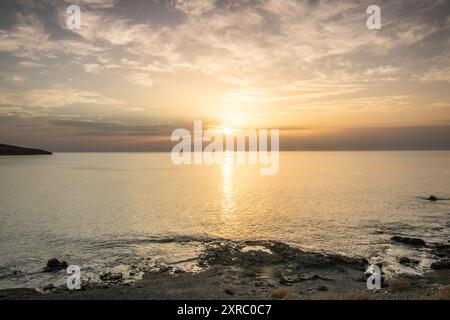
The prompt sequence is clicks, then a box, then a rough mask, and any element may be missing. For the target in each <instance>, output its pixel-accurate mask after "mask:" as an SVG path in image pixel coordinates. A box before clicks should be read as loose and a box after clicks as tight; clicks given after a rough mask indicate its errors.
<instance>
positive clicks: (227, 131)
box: [222, 127, 234, 136]
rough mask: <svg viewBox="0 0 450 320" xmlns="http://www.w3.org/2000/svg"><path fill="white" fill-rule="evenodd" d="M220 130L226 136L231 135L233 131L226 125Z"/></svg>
mask: <svg viewBox="0 0 450 320" xmlns="http://www.w3.org/2000/svg"><path fill="white" fill-rule="evenodd" d="M222 130H223V134H224V135H226V136H231V135H232V134H233V132H234V130H233V129H231V128H228V127H223V128H222Z"/></svg>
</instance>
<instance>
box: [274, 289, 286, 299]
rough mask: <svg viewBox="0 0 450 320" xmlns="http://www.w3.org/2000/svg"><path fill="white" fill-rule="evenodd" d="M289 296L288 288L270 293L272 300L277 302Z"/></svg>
mask: <svg viewBox="0 0 450 320" xmlns="http://www.w3.org/2000/svg"><path fill="white" fill-rule="evenodd" d="M288 295H289V290H288V289H286V288H280V289H275V290H273V291H272V292H271V293H270V298H271V299H275V300H281V299H284V298H286V297H287V296H288Z"/></svg>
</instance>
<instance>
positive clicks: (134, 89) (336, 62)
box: [0, 0, 450, 151]
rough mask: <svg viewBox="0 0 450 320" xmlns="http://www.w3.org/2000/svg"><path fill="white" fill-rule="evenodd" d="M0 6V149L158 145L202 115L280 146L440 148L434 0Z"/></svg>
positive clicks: (83, 1)
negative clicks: (371, 22)
mask: <svg viewBox="0 0 450 320" xmlns="http://www.w3.org/2000/svg"><path fill="white" fill-rule="evenodd" d="M70 5H78V6H79V7H80V9H81V29H80V30H71V29H69V28H68V27H67V24H66V21H67V18H68V17H69V16H68V14H67V7H68V6H70ZM369 5H378V6H379V7H380V8H381V22H382V28H381V30H369V29H368V28H367V25H366V21H367V19H368V17H369V14H367V12H366V10H367V8H368V6H369ZM0 7H1V10H0V143H7V144H17V145H23V146H30V147H40V148H44V149H49V150H52V151H167V150H170V149H171V148H172V145H171V143H170V135H171V133H172V131H173V130H175V129H177V128H186V129H190V130H193V121H194V120H203V121H204V124H205V126H206V127H209V126H224V127H231V128H256V129H258V128H267V129H271V128H277V129H280V130H281V140H280V144H281V149H283V150H391V149H401V150H406V149H450V139H449V137H450V37H449V36H450V1H448V0H395V1H394V0H392V1H387V0H385V1H380V0H378V1H375V0H369V1H362V0H356V1H355V0H351V1H347V0H343V1H342V0H341V1H324V0H241V1H232V0H197V1H196V0H148V1H138V0H125V1H124V0H42V1H32V0H15V1H12V0H0Z"/></svg>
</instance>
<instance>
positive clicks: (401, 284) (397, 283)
mask: <svg viewBox="0 0 450 320" xmlns="http://www.w3.org/2000/svg"><path fill="white" fill-rule="evenodd" d="M388 286H389V291H392V292H396V291H406V290H409V289H411V288H412V283H411V281H409V280H404V279H399V280H391V281H389V284H388Z"/></svg>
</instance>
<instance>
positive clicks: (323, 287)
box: [314, 286, 328, 292]
mask: <svg viewBox="0 0 450 320" xmlns="http://www.w3.org/2000/svg"><path fill="white" fill-rule="evenodd" d="M314 289H315V290H317V291H322V292H325V291H328V288H327V287H326V286H317V287H316V288H314Z"/></svg>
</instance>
